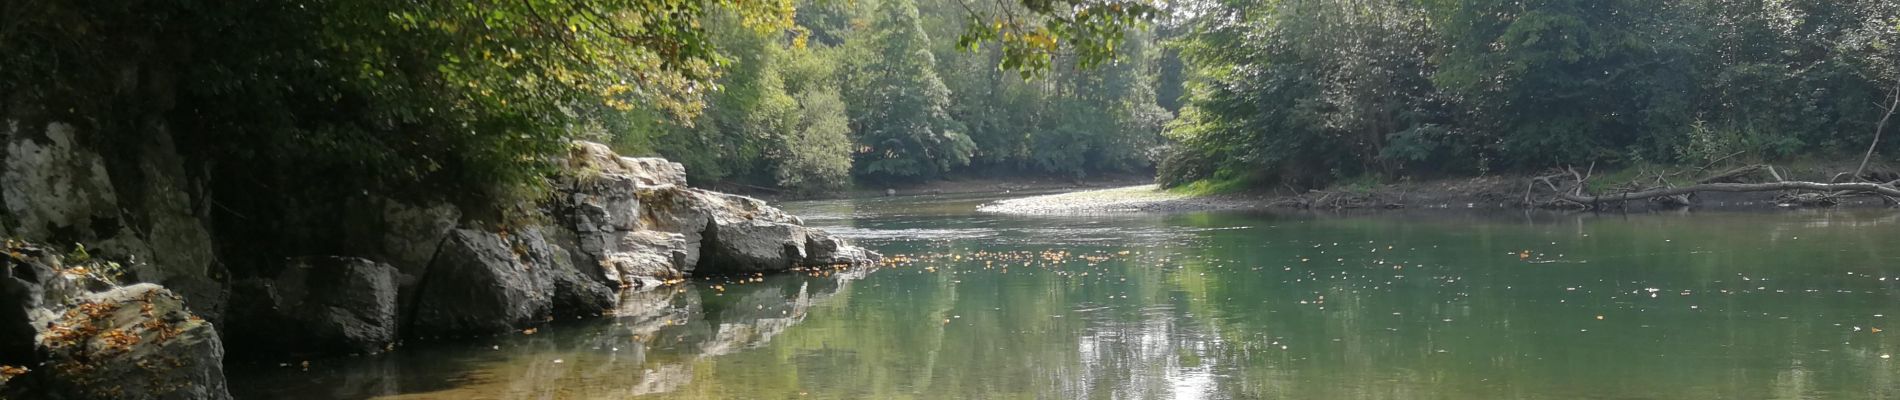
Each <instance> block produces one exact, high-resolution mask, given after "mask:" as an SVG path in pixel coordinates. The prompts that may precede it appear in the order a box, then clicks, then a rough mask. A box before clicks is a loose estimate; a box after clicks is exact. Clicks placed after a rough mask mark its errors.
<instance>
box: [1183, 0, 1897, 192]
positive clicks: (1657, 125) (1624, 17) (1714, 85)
mask: <svg viewBox="0 0 1900 400" xmlns="http://www.w3.org/2000/svg"><path fill="white" fill-rule="evenodd" d="M1206 6H1207V7H1206V8H1205V9H1200V10H1198V12H1196V13H1195V15H1194V16H1193V18H1192V20H1191V22H1190V23H1189V24H1188V26H1190V27H1192V28H1191V32H1190V33H1189V34H1188V36H1187V37H1186V38H1184V39H1183V40H1181V41H1180V43H1179V45H1178V47H1179V48H1180V49H1181V55H1182V57H1183V59H1184V60H1185V61H1186V64H1187V67H1188V70H1189V72H1190V73H1189V81H1188V83H1187V85H1186V86H1187V88H1188V94H1187V101H1186V104H1185V105H1184V106H1183V108H1182V110H1181V114H1182V116H1181V118H1180V119H1178V120H1177V121H1176V122H1175V123H1173V124H1171V125H1170V126H1169V129H1168V136H1169V137H1170V138H1172V139H1174V140H1175V141H1176V142H1177V146H1176V149H1175V150H1174V151H1173V153H1171V155H1170V156H1169V158H1168V159H1167V161H1165V162H1164V163H1163V165H1162V168H1161V176H1160V177H1159V181H1160V182H1162V183H1163V184H1168V185H1179V184H1184V183H1187V182H1194V181H1197V180H1203V179H1209V178H1211V177H1214V176H1219V175H1222V174H1228V173H1234V172H1243V171H1245V172H1247V173H1249V174H1257V175H1258V176H1262V177H1264V178H1265V179H1266V180H1267V181H1277V182H1278V183H1286V184H1292V185H1299V186H1321V185H1325V184H1327V183H1329V182H1331V181H1334V180H1337V179H1341V178H1343V177H1352V176H1365V175H1383V176H1400V175H1429V174H1446V173H1471V172H1479V173H1483V172H1488V171H1491V170H1494V169H1508V170H1519V171H1524V170H1536V169H1543V168H1549V167H1552V166H1561V165H1566V164H1570V165H1581V164H1587V163H1601V164H1605V165H1618V164H1621V165H1631V164H1638V163H1643V162H1662V163H1675V162H1685V163H1687V162H1693V163H1705V162H1709V161H1715V160H1719V159H1724V158H1728V157H1741V158H1745V159H1757V160H1762V159H1785V158H1788V157H1795V156H1797V155H1800V154H1812V153H1817V152H1823V153H1825V152H1842V150H1843V149H1848V148H1852V147H1855V146H1865V143H1866V141H1867V140H1868V139H1869V135H1870V134H1871V133H1872V131H1873V126H1872V125H1873V123H1874V121H1877V120H1878V119H1879V113H1880V112H1881V111H1882V110H1875V109H1873V108H1872V107H1870V106H1869V105H1870V104H1875V103H1879V102H1880V101H1881V99H1882V98H1883V97H1881V96H1882V95H1883V94H1885V93H1891V92H1890V90H1896V89H1900V83H1895V82H1896V79H1895V77H1896V76H1897V75H1896V73H1895V72H1894V70H1895V68H1896V67H1895V65H1900V58H1896V57H1900V51H1896V50H1895V46H1893V42H1894V41H1895V40H1896V39H1895V38H1900V29H1896V28H1895V27H1894V26H1893V24H1892V22H1891V21H1893V20H1895V19H1896V18H1900V4H1896V3H1893V2H1890V1H1875V0H1856V1H1843V2H1813V1H1793V2H1788V1H1771V0H1670V1H1637V0H1608V1H1606V0H1534V1H1516V0H1445V1H1433V2H1414V1H1399V0H1384V1H1370V2H1367V1H1351V2H1347V1H1340V0H1288V1H1279V2H1268V3H1255V2H1241V1H1217V2H1214V3H1210V4H1206Z"/></svg>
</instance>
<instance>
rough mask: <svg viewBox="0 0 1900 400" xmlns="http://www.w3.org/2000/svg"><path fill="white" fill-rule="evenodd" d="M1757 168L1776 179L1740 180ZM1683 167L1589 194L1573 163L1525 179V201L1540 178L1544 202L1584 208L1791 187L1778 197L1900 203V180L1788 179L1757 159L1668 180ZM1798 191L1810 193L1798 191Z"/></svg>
mask: <svg viewBox="0 0 1900 400" xmlns="http://www.w3.org/2000/svg"><path fill="white" fill-rule="evenodd" d="M1592 172H1594V171H1592ZM1757 172H1766V173H1767V174H1768V175H1769V176H1771V177H1773V178H1774V181H1773V182H1765V183H1741V180H1742V179H1744V178H1745V177H1747V176H1748V175H1749V174H1753V173H1757ZM1681 173H1682V172H1680V171H1679V172H1675V173H1668V172H1657V173H1654V174H1650V173H1649V172H1647V171H1645V172H1643V173H1642V174H1641V176H1645V177H1647V178H1638V179H1637V180H1636V181H1633V182H1628V183H1624V184H1619V185H1616V186H1615V187H1614V188H1612V189H1611V190H1613V191H1616V193H1608V194H1588V193H1585V190H1586V188H1588V187H1589V179H1590V175H1591V174H1590V173H1583V172H1578V171H1577V170H1576V169H1575V168H1571V167H1564V168H1563V169H1562V170H1560V172H1558V173H1556V174H1552V175H1545V176H1538V177H1533V178H1531V179H1530V181H1528V182H1526V183H1525V190H1526V194H1525V203H1526V204H1536V202H1533V201H1531V200H1530V198H1531V197H1530V193H1529V191H1530V190H1532V189H1534V188H1536V187H1537V184H1538V183H1542V184H1543V186H1545V187H1547V188H1549V189H1550V192H1551V193H1552V194H1553V195H1554V198H1553V199H1552V200H1549V201H1546V202H1544V206H1547V207H1554V206H1572V205H1574V206H1580V207H1583V208H1597V207H1598V206H1600V205H1603V204H1606V203H1610V204H1614V203H1623V202H1629V201H1636V200H1647V201H1650V202H1654V203H1658V204H1663V205H1668V206H1688V205H1690V204H1691V203H1692V199H1691V195H1693V194H1695V193H1700V192H1787V193H1783V194H1781V195H1779V196H1777V201H1779V202H1782V203H1788V204H1799V205H1832V204H1838V202H1839V199H1840V198H1843V197H1850V196H1879V197H1882V198H1885V199H1894V200H1890V202H1892V203H1894V204H1896V205H1900V180H1896V181H1894V182H1888V183H1875V182H1827V183H1821V182H1806V181H1789V180H1787V179H1785V178H1783V177H1782V175H1781V173H1780V172H1779V171H1776V169H1775V167H1774V166H1772V165H1765V164H1758V165H1748V166H1743V167H1738V168H1734V169H1730V170H1727V171H1723V172H1720V173H1717V174H1715V175H1710V176H1708V177H1705V178H1702V179H1700V180H1697V181H1696V184H1693V185H1688V186H1676V185H1675V184H1674V183H1673V182H1670V180H1669V177H1670V176H1675V175H1678V174H1681ZM1564 178H1569V179H1571V181H1570V182H1565V183H1564V184H1561V185H1560V184H1559V183H1558V182H1556V181H1557V180H1560V179H1564ZM1837 178H1838V176H1837ZM1644 181H1648V182H1652V183H1651V184H1650V186H1647V187H1645V186H1644V185H1643V184H1641V183H1639V182H1644ZM1797 191H1806V192H1811V193H1797Z"/></svg>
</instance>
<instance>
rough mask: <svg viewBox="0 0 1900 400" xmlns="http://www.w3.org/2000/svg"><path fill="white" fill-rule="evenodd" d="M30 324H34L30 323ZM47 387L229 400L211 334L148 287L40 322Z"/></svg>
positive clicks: (174, 301) (102, 296) (105, 394)
mask: <svg viewBox="0 0 1900 400" xmlns="http://www.w3.org/2000/svg"><path fill="white" fill-rule="evenodd" d="M36 323H40V322H37V321H36ZM41 326H47V327H48V328H47V329H45V330H43V331H42V332H40V334H39V337H38V346H39V348H40V350H41V351H42V352H44V353H45V354H46V355H47V359H46V362H45V363H44V364H42V368H45V369H46V370H45V371H42V372H40V373H41V374H43V375H42V379H44V382H45V385H46V387H47V388H48V389H47V390H48V391H50V392H52V393H58V394H61V395H63V396H65V397H71V398H100V399H107V398H110V399H181V400H182V399H229V398H231V394H230V393H229V391H227V390H226V386H225V380H224V366H223V363H224V347H223V344H222V343H220V342H219V340H218V332H217V330H215V329H213V328H212V326H211V324H210V323H209V322H205V320H204V319H201V318H199V317H197V316H195V315H192V313H191V311H190V310H188V309H186V308H185V304H184V300H183V299H182V298H180V297H179V296H177V295H175V294H172V292H171V291H169V290H165V288H162V287H159V286H158V285H153V284H138V285H132V286H126V287H122V288H117V289H113V290H111V291H107V292H104V293H97V294H90V295H86V296H83V297H82V298H81V299H79V301H78V302H77V303H76V304H74V305H73V306H72V307H69V308H67V309H66V310H65V312H63V313H61V314H60V315H59V316H58V317H57V318H55V319H52V320H50V321H44V322H43V323H41Z"/></svg>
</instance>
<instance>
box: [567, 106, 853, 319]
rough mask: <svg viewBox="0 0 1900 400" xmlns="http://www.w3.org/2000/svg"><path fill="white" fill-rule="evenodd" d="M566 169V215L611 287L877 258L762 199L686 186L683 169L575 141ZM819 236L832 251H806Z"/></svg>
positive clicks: (586, 251)
mask: <svg viewBox="0 0 1900 400" xmlns="http://www.w3.org/2000/svg"><path fill="white" fill-rule="evenodd" d="M567 163H568V171H569V173H570V176H569V177H567V178H566V179H564V180H563V182H562V185H560V188H561V190H562V191H563V192H564V196H562V198H563V200H564V202H563V203H562V204H561V207H558V208H559V209H560V210H563V211H562V212H560V214H561V215H562V216H564V217H565V218H564V220H565V222H566V223H567V224H568V225H570V227H571V229H573V230H574V231H575V232H579V233H580V236H581V240H580V242H581V243H582V244H583V247H582V249H581V250H582V253H583V254H584V255H586V256H587V260H588V261H593V262H595V263H598V264H599V265H601V266H602V269H601V271H602V274H603V275H604V276H603V277H602V279H605V280H606V281H608V282H614V283H618V284H621V285H623V286H640V285H641V283H642V282H652V281H664V280H668V279H673V278H676V277H680V276H685V275H689V274H702V275H704V274H724V273H750V272H771V271H784V270H788V269H792V268H796V267H800V266H809V265H836V264H865V263H873V262H875V257H876V255H875V253H871V252H866V251H863V250H862V249H858V248H856V247H853V246H850V245H849V244H846V243H844V242H842V241H839V240H837V239H835V238H832V237H831V236H830V235H826V234H823V233H822V232H816V231H814V230H810V229H807V228H805V227H803V226H801V225H802V224H803V221H800V220H799V219H798V217H796V216H792V215H790V214H786V213H785V212H784V211H781V210H779V209H777V208H773V207H771V206H769V205H766V204H765V202H764V201H761V200H758V199H754V198H750V197H745V196H737V195H731V194H725V193H718V192H712V191H706V190H700V189H694V188H689V187H685V186H684V183H685V181H686V178H685V168H683V167H681V166H680V165H679V164H678V163H672V162H668V161H666V160H662V159H654V158H629V157H621V156H619V155H618V154H614V153H613V151H612V150H610V149H608V148H607V146H605V145H601V144H598V143H587V142H577V143H575V145H574V149H573V151H572V152H571V153H570V154H569V157H568V160H567ZM814 238H816V239H818V241H819V242H822V243H821V244H822V245H824V246H828V247H827V250H825V251H823V252H822V253H813V252H810V251H807V249H806V247H807V246H808V245H809V244H810V243H812V242H813V239H814Z"/></svg>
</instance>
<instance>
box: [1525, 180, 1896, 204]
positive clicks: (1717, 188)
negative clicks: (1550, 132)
mask: <svg viewBox="0 0 1900 400" xmlns="http://www.w3.org/2000/svg"><path fill="white" fill-rule="evenodd" d="M1781 190H1814V191H1824V192H1834V193H1840V194H1853V193H1868V194H1878V195H1882V196H1887V197H1889V198H1900V188H1896V187H1895V186H1894V185H1890V184H1880V183H1872V182H1851V183H1820V182H1802V181H1789V182H1769V183H1704V184H1698V185H1690V186H1682V187H1671V188H1659V189H1651V190H1643V191H1634V192H1625V193H1616V194H1606V195H1597V196H1592V195H1583V194H1576V193H1565V192H1562V191H1559V192H1557V196H1558V197H1559V198H1562V199H1564V200H1568V201H1574V202H1578V203H1583V204H1592V205H1594V204H1602V203H1615V202H1625V201H1631V200H1645V199H1650V198H1655V197H1663V196H1679V195H1685V194H1690V193H1696V192H1772V191H1781Z"/></svg>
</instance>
